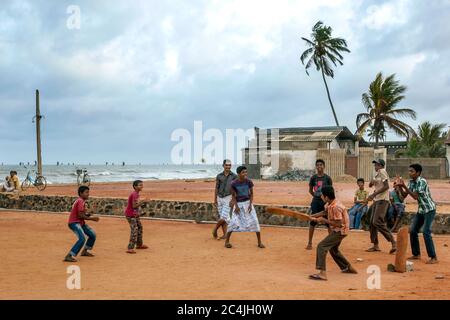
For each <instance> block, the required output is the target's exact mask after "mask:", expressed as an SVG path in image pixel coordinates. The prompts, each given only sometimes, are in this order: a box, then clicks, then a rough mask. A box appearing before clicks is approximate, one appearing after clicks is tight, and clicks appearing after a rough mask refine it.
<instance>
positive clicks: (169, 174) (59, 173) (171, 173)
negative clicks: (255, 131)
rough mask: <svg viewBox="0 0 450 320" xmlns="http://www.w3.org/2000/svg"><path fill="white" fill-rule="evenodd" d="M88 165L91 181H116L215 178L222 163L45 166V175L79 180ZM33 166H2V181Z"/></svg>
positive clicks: (55, 179) (55, 180)
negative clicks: (78, 177) (81, 170)
mask: <svg viewBox="0 0 450 320" xmlns="http://www.w3.org/2000/svg"><path fill="white" fill-rule="evenodd" d="M84 168H86V169H87V171H88V174H89V175H90V177H91V181H92V182H117V181H132V180H137V179H140V180H173V179H205V178H213V177H215V176H216V175H217V174H218V173H219V172H220V171H222V167H221V166H220V165H125V166H122V165H114V166H113V165H108V166H106V165H91V166H89V165H70V166H69V165H62V166H61V165H60V166H56V165H44V166H43V168H42V171H43V175H44V176H45V178H46V179H47V183H48V184H58V183H76V182H77V174H76V170H77V169H84ZM35 169H36V168H35V167H34V166H31V167H28V168H26V167H23V166H12V165H0V181H1V182H3V180H4V179H5V177H6V176H7V175H9V172H10V171H11V170H16V171H17V173H18V176H19V178H20V181H23V179H24V178H25V177H26V175H27V172H28V170H35Z"/></svg>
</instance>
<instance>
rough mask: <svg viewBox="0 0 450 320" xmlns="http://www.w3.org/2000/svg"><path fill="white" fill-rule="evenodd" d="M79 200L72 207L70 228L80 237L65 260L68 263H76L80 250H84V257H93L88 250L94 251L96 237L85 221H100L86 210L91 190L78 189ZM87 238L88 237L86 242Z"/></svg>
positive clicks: (85, 188) (83, 187)
mask: <svg viewBox="0 0 450 320" xmlns="http://www.w3.org/2000/svg"><path fill="white" fill-rule="evenodd" d="M78 196H79V198H78V199H77V200H76V201H75V202H74V204H73V206H72V211H71V212H70V216H69V228H70V230H72V231H73V232H74V233H75V235H76V236H77V237H78V241H77V242H76V243H75V245H74V246H73V247H72V249H70V252H69V253H68V254H67V256H66V257H65V258H64V261H66V262H76V261H77V259H75V257H76V256H77V255H78V253H79V252H80V250H81V249H82V248H83V246H84V249H83V252H82V253H81V255H82V256H84V257H93V256H94V255H93V254H92V253H90V252H89V251H88V250H92V248H93V247H94V243H95V239H96V235H95V232H94V230H92V229H91V227H89V226H88V225H87V224H86V222H85V220H91V221H96V222H97V221H98V220H99V217H94V216H92V215H91V214H89V213H88V212H87V210H86V201H87V200H88V199H89V188H88V187H86V186H81V187H79V188H78ZM86 236H87V237H88V239H87V241H86Z"/></svg>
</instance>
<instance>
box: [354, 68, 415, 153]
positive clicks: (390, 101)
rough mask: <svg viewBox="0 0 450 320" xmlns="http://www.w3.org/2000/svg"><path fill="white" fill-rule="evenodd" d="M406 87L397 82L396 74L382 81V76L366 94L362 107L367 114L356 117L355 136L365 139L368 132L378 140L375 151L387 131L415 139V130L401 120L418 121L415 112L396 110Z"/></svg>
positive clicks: (372, 84)
mask: <svg viewBox="0 0 450 320" xmlns="http://www.w3.org/2000/svg"><path fill="white" fill-rule="evenodd" d="M405 91H406V87H405V86H402V85H400V83H399V82H398V81H397V80H395V74H392V75H390V76H389V77H387V78H385V79H384V78H383V74H382V73H381V72H380V73H378V74H377V76H376V78H375V80H374V81H372V83H371V84H370V86H369V91H368V92H366V93H363V95H362V103H363V105H364V107H365V108H366V110H367V112H364V113H360V114H358V116H357V117H356V127H357V128H358V129H357V131H356V133H357V134H358V135H359V136H361V137H362V136H363V135H364V133H365V132H366V130H367V129H368V128H370V129H371V130H372V132H371V134H372V136H373V137H374V138H375V148H378V145H379V142H380V140H383V139H384V137H385V135H386V129H390V130H392V131H394V133H395V134H397V135H398V136H401V137H406V138H407V139H408V140H409V139H410V138H411V137H414V136H415V135H416V133H415V131H414V129H413V128H412V127H411V126H409V125H408V124H407V123H405V122H403V121H400V120H399V119H398V117H410V118H412V119H416V112H415V111H414V110H412V109H408V108H397V105H398V104H399V102H400V101H402V100H403V99H404V98H405V96H404V95H403V94H404V93H405Z"/></svg>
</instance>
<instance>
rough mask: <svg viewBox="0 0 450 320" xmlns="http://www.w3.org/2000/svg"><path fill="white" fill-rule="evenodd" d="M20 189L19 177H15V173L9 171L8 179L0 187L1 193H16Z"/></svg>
mask: <svg viewBox="0 0 450 320" xmlns="http://www.w3.org/2000/svg"><path fill="white" fill-rule="evenodd" d="M19 188H20V181H19V177H18V176H17V171H14V170H11V171H10V172H9V177H6V180H5V183H4V184H3V186H2V190H1V191H2V192H3V191H5V192H13V191H18V190H19Z"/></svg>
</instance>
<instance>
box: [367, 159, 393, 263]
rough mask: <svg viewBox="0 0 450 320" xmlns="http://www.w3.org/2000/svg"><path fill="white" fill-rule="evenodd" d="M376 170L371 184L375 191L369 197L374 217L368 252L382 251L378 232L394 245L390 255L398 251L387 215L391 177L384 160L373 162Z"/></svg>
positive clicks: (372, 218) (371, 221) (371, 220)
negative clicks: (370, 244)
mask: <svg viewBox="0 0 450 320" xmlns="http://www.w3.org/2000/svg"><path fill="white" fill-rule="evenodd" d="M372 163H373V164H374V168H375V172H376V174H375V176H374V178H373V179H372V181H371V182H370V184H369V187H370V188H372V187H374V188H375V191H374V192H373V193H372V194H371V195H370V196H369V198H368V200H369V201H373V205H372V208H371V209H372V217H371V219H370V241H371V242H372V247H370V248H369V249H367V250H366V251H367V252H376V251H381V250H380V247H379V245H378V232H380V233H381V234H382V235H383V236H384V237H385V238H386V240H387V241H389V242H390V243H391V245H392V248H391V250H390V251H389V253H390V254H393V253H395V251H397V243H396V241H395V240H394V237H393V235H392V233H391V232H390V231H389V229H388V227H387V225H386V215H387V211H388V209H389V175H388V173H387V171H386V169H385V166H386V162H385V161H384V160H383V159H378V160H374V161H372Z"/></svg>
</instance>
